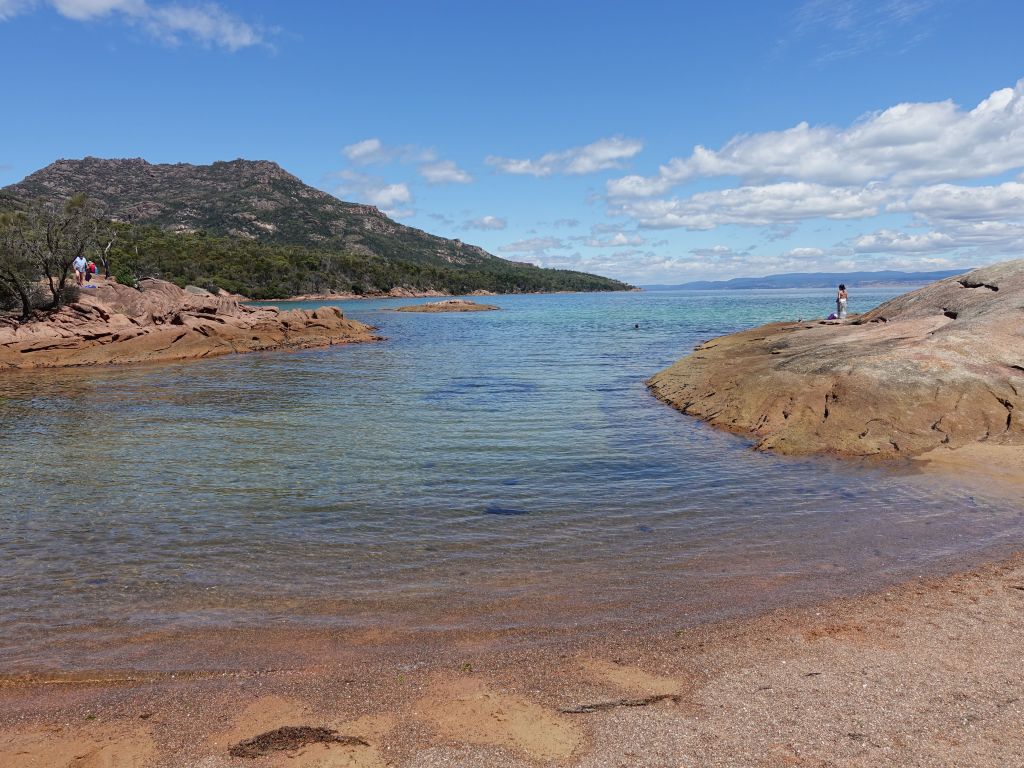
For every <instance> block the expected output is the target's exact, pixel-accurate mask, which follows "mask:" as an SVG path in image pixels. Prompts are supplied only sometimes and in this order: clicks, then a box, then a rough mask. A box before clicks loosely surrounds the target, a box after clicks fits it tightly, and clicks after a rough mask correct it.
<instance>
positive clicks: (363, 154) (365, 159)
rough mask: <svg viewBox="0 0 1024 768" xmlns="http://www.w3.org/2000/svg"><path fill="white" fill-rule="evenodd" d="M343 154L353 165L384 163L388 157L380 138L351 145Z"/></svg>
mask: <svg viewBox="0 0 1024 768" xmlns="http://www.w3.org/2000/svg"><path fill="white" fill-rule="evenodd" d="M341 154H343V155H344V156H345V157H347V158H348V159H349V160H351V161H352V162H353V163H360V164H364V165H369V164H370V163H379V162H383V161H384V159H386V157H387V154H386V153H385V151H384V145H383V143H381V140H380V139H378V138H370V139H363V140H362V141H357V142H356V143H355V144H349V145H348V146H346V147H344V148H343V149H342V150H341Z"/></svg>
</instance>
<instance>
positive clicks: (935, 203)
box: [888, 181, 1024, 220]
mask: <svg viewBox="0 0 1024 768" xmlns="http://www.w3.org/2000/svg"><path fill="white" fill-rule="evenodd" d="M888 209H889V210H890V211H909V212H912V213H915V214H918V215H919V216H923V217H925V218H927V219H932V220H934V219H939V220H958V219H982V220H993V219H1002V218H1018V219H1024V184H1022V183H1020V182H1017V181H1008V182H1006V183H1004V184H998V185H993V186H977V187H964V186H958V185H955V184H936V185H933V186H928V187H921V188H919V189H917V190H915V191H914V193H913V194H912V195H910V197H909V198H908V199H906V200H903V201H898V202H896V203H893V204H891V205H889V206H888Z"/></svg>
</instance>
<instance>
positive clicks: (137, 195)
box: [0, 157, 629, 295]
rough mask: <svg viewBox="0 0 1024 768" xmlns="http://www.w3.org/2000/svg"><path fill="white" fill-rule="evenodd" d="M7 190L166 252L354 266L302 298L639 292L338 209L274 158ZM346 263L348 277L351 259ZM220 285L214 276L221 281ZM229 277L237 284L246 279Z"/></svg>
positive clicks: (126, 169) (134, 162)
mask: <svg viewBox="0 0 1024 768" xmlns="http://www.w3.org/2000/svg"><path fill="white" fill-rule="evenodd" d="M0 192H2V193H4V194H5V195H7V196H8V197H14V198H17V199H20V200H31V199H37V198H42V199H45V200H49V201H57V200H62V199H66V198H68V197H70V196H72V195H74V194H77V193H85V194H87V195H88V196H89V197H90V198H92V199H94V200H96V201H97V202H98V203H99V204H100V206H101V207H102V208H103V210H104V211H105V212H106V214H107V215H109V216H110V217H111V218H114V219H116V220H120V221H131V222H133V223H134V224H135V225H136V227H140V228H143V229H154V228H155V229H159V230H160V232H161V233H162V237H156V238H155V240H157V241H159V247H161V248H162V247H165V246H166V235H168V234H174V235H181V236H183V237H184V240H182V241H180V242H177V243H176V245H178V246H180V245H181V243H182V242H197V238H201V239H202V242H203V243H204V244H206V245H208V244H209V242H210V241H211V239H212V241H213V242H214V243H215V244H216V246H217V247H216V250H217V251H218V253H221V252H223V251H226V250H227V251H231V252H232V256H231V259H236V258H240V257H239V256H238V253H237V252H238V251H239V250H241V251H245V250H246V248H245V244H246V243H249V244H252V248H251V249H250V250H251V251H252V252H253V253H257V252H259V253H262V254H263V255H264V256H267V255H268V254H271V255H272V256H274V257H275V258H276V257H277V256H281V258H283V259H285V260H286V261H289V262H293V261H296V260H299V261H302V260H303V259H300V258H299V257H298V256H297V255H296V254H297V253H304V254H305V256H304V257H303V258H304V260H305V261H306V262H308V261H309V260H310V259H313V260H317V259H319V260H320V262H321V263H322V262H323V257H324V255H325V254H330V255H334V256H337V257H339V258H341V261H343V262H344V270H347V271H346V272H345V273H344V274H342V273H340V272H339V273H338V274H336V275H333V276H331V275H327V276H326V277H327V278H330V279H323V278H324V277H325V276H324V275H319V276H318V275H317V274H316V272H317V270H316V269H310V268H303V270H302V271H303V275H302V276H301V279H291V278H292V277H294V276H292V275H290V274H289V275H286V277H288V278H289V280H290V281H291V283H295V284H294V285H291V284H289V287H288V288H287V289H288V290H295V293H306V292H313V291H318V290H326V289H330V290H350V289H352V288H353V287H354V286H356V287H360V286H361V287H363V288H365V289H367V290H369V291H378V290H379V291H387V290H389V289H391V288H396V287H405V288H411V289H420V290H442V291H449V292H451V291H455V290H458V289H459V288H461V287H473V288H476V289H487V290H496V291H499V292H520V291H523V292H526V291H539V290H625V289H627V288H629V286H627V285H625V284H623V283H620V282H618V281H615V280H610V279H608V278H604V277H599V276H597V275H589V274H586V273H583V272H571V271H568V270H546V269H540V268H538V267H535V266H532V265H528V264H522V263H515V262H511V261H507V260H505V259H501V258H498V257H497V256H494V255H492V254H490V253H488V252H487V251H485V250H483V249H482V248H479V247H478V246H475V245H469V244H467V243H463V242H462V241H461V240H450V239H447V238H443V237H438V236H437V235H432V234H430V233H428V232H424V231H423V230H420V229H415V228H414V227H408V226H405V225H403V224H399V223H398V222H395V221H393V220H391V219H389V218H388V217H387V216H385V215H384V214H383V213H381V211H379V210H378V209H377V208H375V207H373V206H370V205H360V204H357V203H348V202H344V201H342V200H339V199H338V198H336V197H334V196H332V195H329V194H327V193H326V192H323V191H321V190H319V189H316V188H314V187H311V186H309V185H307V184H305V183H303V182H302V181H301V180H300V179H299V178H297V177H296V176H293V175H292V174H290V173H288V172H287V171H285V170H284V169H282V168H281V167H280V166H279V165H277V164H276V163H273V162H269V161H265V160H257V161H252V160H232V161H229V162H215V163H213V164H212V165H190V164H188V163H175V164H152V163H148V162H146V161H145V160H142V159H130V160H128V159H124V160H122V159H101V158H95V157H87V158H85V159H83V160H58V161H56V162H54V163H52V164H50V165H48V166H47V167H45V168H43V169H41V170H39V171H36V172H35V173H33V174H31V175H30V176H28V177H26V178H25V179H23V180H22V181H20V182H18V183H17V184H12V185H10V186H8V187H5V188H4V189H3V190H2V191H0ZM179 250H180V248H179ZM200 250H202V249H200ZM281 254H284V255H281ZM268 258H269V257H268ZM219 261H220V262H222V263H219V264H218V265H216V266H217V269H218V270H219V271H220V272H223V271H224V269H223V267H224V264H223V261H224V259H223V258H219ZM335 262H336V263H335V264H334V266H335V267H336V268H337V269H341V268H342V267H339V266H338V264H340V263H341V262H340V261H338V260H335ZM189 266H195V265H189ZM200 266H204V265H200ZM211 266H212V265H211ZM234 266H241V265H234ZM279 266H280V265H279ZM364 267H365V268H364ZM232 268H233V267H232ZM193 271H195V270H193ZM199 271H200V272H203V270H202V269H200V270H199ZM355 272H360V273H361V274H355ZM389 275H390V276H391V277H390V278H389V277H388V276H389ZM158 276H163V277H166V278H168V279H171V280H174V281H176V282H181V281H182V280H184V279H185V278H184V276H182V275H177V274H174V273H173V272H172V273H169V274H163V275H158ZM216 276H217V275H214V274H212V273H211V274H209V275H206V276H205V277H206V279H207V281H208V282H210V281H213V280H214V278H215V277H216ZM219 276H220V277H221V278H225V277H227V278H228V279H227V282H235V283H237V282H238V281H237V279H236V278H235V277H230V276H226V275H223V274H221V275H219ZM200 277H202V275H201V276H200ZM276 277H277V278H280V277H281V275H280V274H279V275H277V276H276ZM367 277H369V278H371V279H372V280H373V281H378V280H384V281H385V282H387V280H389V279H391V278H394V279H398V278H402V279H404V280H406V281H407V282H408V283H409V284H407V285H401V284H395V285H386V284H380V283H379V282H377V283H371V284H367V283H366V278H367ZM334 278H337V279H334ZM222 282H223V280H222ZM276 282H277V283H281V282H282V281H281V280H280V279H278V280H277V281H276ZM285 282H288V281H285ZM462 283H466V286H463V285H462ZM219 287H228V286H226V285H221V286H219ZM235 287H236V288H237V287H241V286H238V285H236V286H235ZM249 290H250V294H249V295H259V294H265V293H267V290H269V288H268V287H267V286H261V285H250V286H249ZM270 292H273V291H270Z"/></svg>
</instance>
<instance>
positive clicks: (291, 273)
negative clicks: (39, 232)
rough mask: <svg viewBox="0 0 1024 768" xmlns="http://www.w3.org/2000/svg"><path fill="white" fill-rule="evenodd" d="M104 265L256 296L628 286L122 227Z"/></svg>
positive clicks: (519, 269) (529, 270) (547, 272)
mask: <svg viewBox="0 0 1024 768" xmlns="http://www.w3.org/2000/svg"><path fill="white" fill-rule="evenodd" d="M110 263H111V271H112V273H113V274H114V275H115V276H116V277H117V278H118V280H119V281H120V282H123V283H129V284H131V283H133V282H135V281H136V280H138V279H140V278H144V277H159V278H162V279H164V280H170V281H171V282H174V283H177V284H178V285H182V286H184V285H198V286H200V287H203V288H207V289H209V290H216V289H224V290H227V291H231V292H233V293H240V294H243V295H245V296H249V297H251V298H254V299H277V298H286V297H288V296H298V295H302V294H309V293H328V292H331V291H335V292H339V293H356V294H371V293H382V292H387V291H389V290H391V289H392V288H407V289H410V290H415V291H429V290H436V291H442V292H446V293H452V294H464V293H471V292H472V291H476V290H488V291H494V292H496V293H528V292H536V291H614V290H623V289H625V288H627V287H628V286H626V285H624V284H623V283H620V282H618V281H616V280H610V279H608V278H605V277H598V276H596V275H590V274H586V273H584V272H573V271H569V270H557V269H540V268H538V267H533V266H528V265H523V264H515V263H513V262H509V261H504V260H502V259H494V260H493V261H488V262H486V263H483V264H478V265H474V267H473V268H472V269H467V268H466V267H444V266H438V265H434V264H416V263H413V262H411V261H404V260H402V259H400V258H384V257H381V256H376V255H365V254H356V253H345V252H336V251H333V250H330V249H327V248H310V247H304V246H297V245H279V244H274V243H260V242H253V241H251V240H245V239H241V238H230V237H217V236H214V235H209V234H205V233H189V234H178V233H173V232H168V231H166V230H162V229H159V228H157V227H135V228H132V227H128V226H125V225H119V235H118V238H117V240H116V242H115V244H114V246H113V247H112V248H111V250H110Z"/></svg>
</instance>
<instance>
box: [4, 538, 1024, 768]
mask: <svg viewBox="0 0 1024 768" xmlns="http://www.w3.org/2000/svg"><path fill="white" fill-rule="evenodd" d="M1022 608H1024V557H1022V556H1021V555H1020V554H1014V555H1012V556H1010V557H1008V558H1005V559H1003V560H1001V561H998V562H993V563H988V564H985V565H980V566H976V567H973V568H969V569H965V570H962V571H959V572H956V573H954V574H952V575H946V576H938V577H913V578H909V579H907V580H905V581H903V582H901V583H900V584H898V585H896V586H891V587H888V588H883V589H881V590H875V591H872V592H869V593H867V594H863V595H859V596H855V597H848V598H838V599H829V600H824V601H817V602H812V603H810V604H808V605H803V606H800V607H796V608H782V609H776V610H772V611H769V612H768V613H766V614H763V615H760V616H754V617H750V618H743V619H732V620H726V621H720V622H712V623H707V624H698V625H696V626H689V627H685V628H681V627H680V626H678V625H676V624H672V625H668V626H663V627H661V628H660V630H659V631H655V632H653V633H652V634H651V635H649V636H648V635H642V636H636V635H633V634H632V633H631V634H629V635H628V636H624V635H623V634H622V633H611V632H610V633H608V634H607V635H605V636H604V637H603V638H601V639H597V640H587V641H579V640H577V639H574V638H572V637H565V638H557V639H554V640H553V641H551V642H549V643H547V644H544V645H541V646H533V647H523V646H517V645H516V644H514V643H513V644H508V645H502V644H501V643H500V641H498V638H496V637H495V635H494V634H493V633H491V634H489V633H487V632H477V633H466V634H463V635H462V636H458V637H454V638H452V637H445V638H441V639H438V640H437V641H435V642H433V643H428V644H421V645H420V646H419V647H418V648H417V649H416V650H410V649H406V650H405V651H404V652H402V653H399V654H397V655H396V654H390V655H389V654H388V653H381V651H380V648H381V647H382V646H383V647H386V646H387V645H388V633H387V632H386V631H384V632H382V633H377V634H376V635H375V634H373V633H369V634H367V635H366V637H364V638H363V642H362V643H358V642H349V643H346V644H339V645H333V646H332V644H331V643H330V642H329V641H330V638H329V637H313V638H311V639H307V641H306V642H298V643H293V644H291V645H290V647H289V648H287V649H282V652H285V651H287V652H289V653H290V654H291V656H290V657H291V659H292V662H291V663H283V664H280V665H276V666H274V667H263V668H256V669H253V668H244V667H236V668H221V669H210V670H207V671H205V672H194V673H183V674H181V673H179V674H175V673H174V672H169V673H163V674H149V675H138V674H136V675H132V674H124V673H121V674H116V673H115V674H95V673H87V674H85V675H80V676H78V677H77V678H76V677H75V676H74V675H72V676H69V677H61V676H59V675H58V676H53V675H50V676H39V677H37V678H36V679H31V678H29V679H24V678H23V679H21V680H12V679H7V680H4V681H3V682H2V683H0V713H2V714H3V717H2V718H0V721H2V722H3V725H2V726H0V762H4V764H8V762H6V761H8V760H10V759H11V758H13V757H14V756H21V758H22V759H23V760H24V762H22V763H17V762H14V763H10V764H15V765H25V766H33V765H47V766H49V765H65V764H66V763H64V762H60V759H62V758H61V756H62V755H64V754H65V753H66V750H67V749H68V748H69V747H72V746H73V749H72V751H75V752H76V754H79V755H80V754H86V755H91V756H93V759H95V760H96V762H94V763H88V762H87V763H84V764H85V765H97V766H98V765H105V764H107V763H104V762H102V760H107V761H111V760H114V759H118V758H120V759H122V763H123V764H125V765H138V766H144V765H145V766H149V765H152V766H173V765H182V764H202V765H204V766H211V767H218V768H219V767H222V766H224V767H226V766H236V765H254V766H264V765H266V766H270V765H279V764H281V760H286V761H287V764H288V765H297V766H310V767H312V766H315V765H355V766H375V767H376V766H385V765H392V766H414V765H415V766H434V765H438V766H440V765H453V764H454V765H460V766H481V768H482V767H483V766H496V765H508V766H517V767H518V766H529V765H534V764H536V763H538V762H542V763H544V764H547V765H557V766H570V765H572V766H594V768H596V767H597V766H604V765H617V764H619V762H616V761H622V762H623V763H624V764H627V765H630V766H632V765H650V766H655V765H664V764H680V765H682V764H690V763H692V762H696V764H701V765H714V766H717V765H723V766H724V765H736V764H741V765H751V766H761V765H764V766H775V765H780V764H793V765H803V764H806V765H819V764H823V763H825V762H828V763H829V764H830V765H877V764H879V762H882V761H886V762H888V761H897V762H899V763H900V764H903V765H917V764H922V765H923V764H928V765H932V764H939V765H964V764H970V765H978V766H988V765H991V766H1002V765H1007V764H1011V763H1012V760H1011V757H1012V756H1014V755H1019V754H1020V750H1021V749H1024V733H1021V732H1020V730H1019V728H1018V727H1015V726H1014V723H1017V724H1019V718H1020V716H1021V714H1022V712H1024V705H1022V704H1021V702H1022V701H1024V656H1022V655H1021V654H1020V653H1019V652H1017V650H1016V649H1017V648H1019V647H1020V644H1021V641H1022V640H1024V625H1021V623H1020V622H1019V615H1020V610H1021V609H1022ZM257 636H258V633H256V632H254V633H253V635H252V637H250V638H248V640H246V639H245V638H241V639H240V640H239V646H240V648H239V650H240V652H241V653H243V654H244V653H245V652H246V648H247V647H248V648H251V642H252V641H253V640H255V638H256V637H257ZM325 649H329V650H326V652H325ZM282 726H310V727H325V728H329V729H336V730H337V731H338V732H339V734H342V735H346V736H351V737H354V738H358V739H360V740H361V741H362V742H365V744H363V743H352V744H349V745H347V746H345V745H340V744H337V745H333V746H325V745H322V744H320V745H309V746H305V747H299V748H296V749H292V750H285V751H282V752H279V753H271V754H269V755H268V756H267V757H265V758H260V759H259V761H256V762H254V761H252V760H251V759H241V758H233V757H231V756H230V755H229V754H228V751H227V750H228V749H229V748H230V746H231V745H233V744H236V743H238V742H241V741H244V740H246V739H250V738H252V737H255V736H258V735H260V734H261V733H264V732H267V731H272V730H274V729H276V728H280V727H282ZM711 734H714V737H713V738H708V737H709V736H710V735H711ZM26 756H31V759H33V760H36V762H30V761H29V759H28V758H27V757H26ZM324 761H333V762H324ZM829 761H830V762H829ZM936 761H937V762H936ZM67 764H70V763H67ZM114 764H121V763H114ZM76 765H78V763H76Z"/></svg>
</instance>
